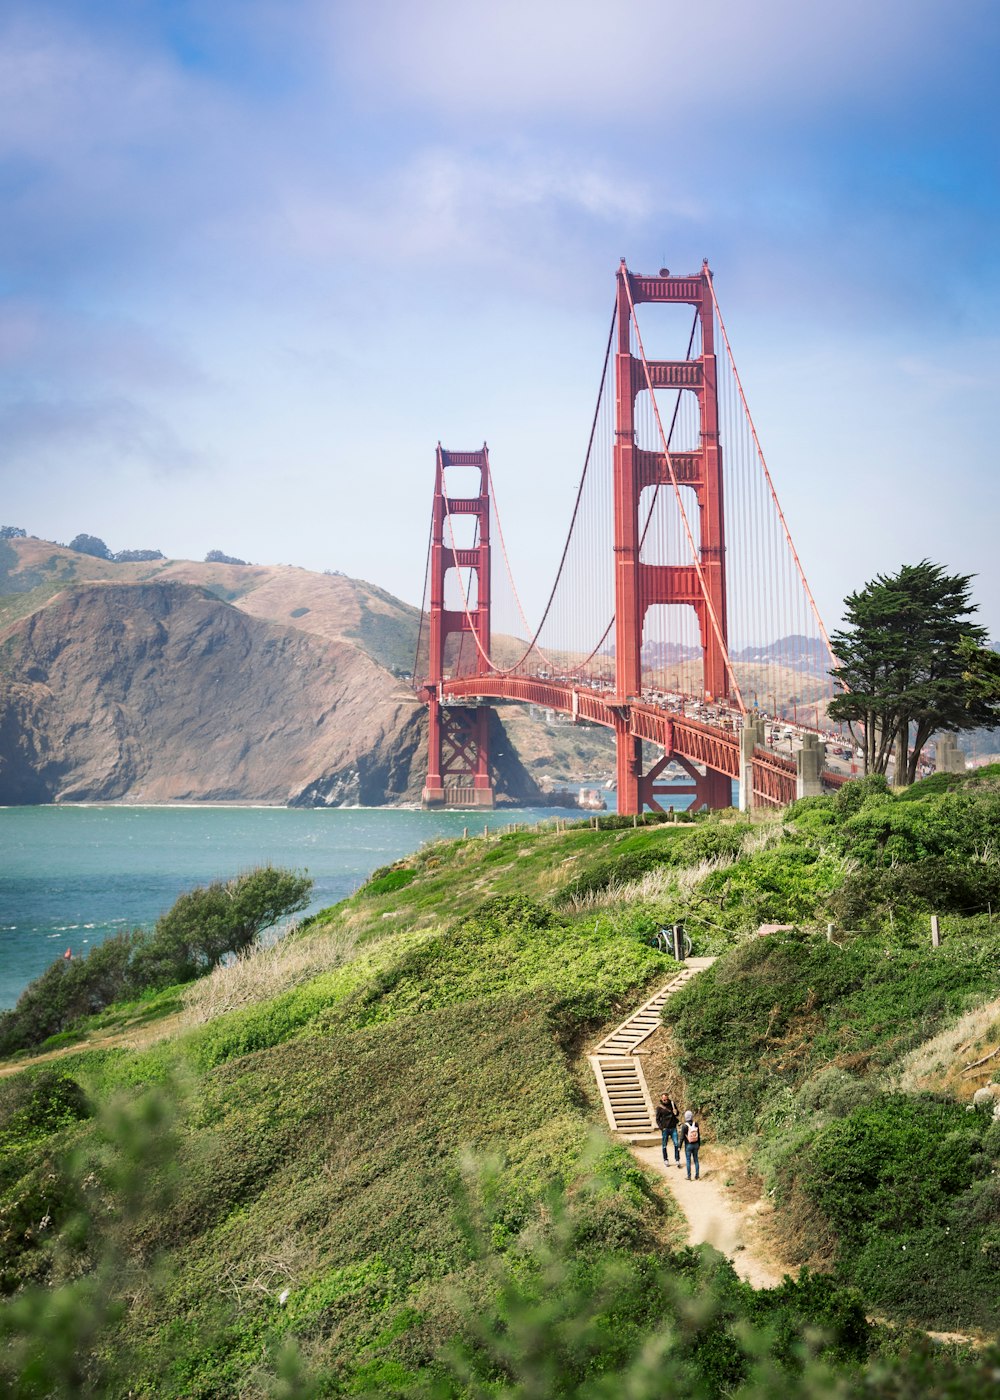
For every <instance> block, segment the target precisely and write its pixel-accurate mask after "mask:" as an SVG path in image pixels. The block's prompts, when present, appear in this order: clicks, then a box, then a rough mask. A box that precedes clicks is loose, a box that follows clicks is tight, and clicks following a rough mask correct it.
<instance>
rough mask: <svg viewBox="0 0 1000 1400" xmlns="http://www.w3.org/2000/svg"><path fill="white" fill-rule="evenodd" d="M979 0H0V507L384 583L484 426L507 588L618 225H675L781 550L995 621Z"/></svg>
mask: <svg viewBox="0 0 1000 1400" xmlns="http://www.w3.org/2000/svg"><path fill="white" fill-rule="evenodd" d="M998 68H1000V5H998V4H996V3H995V0H961V3H957V4H956V3H955V0H950V2H949V3H945V0H882V3H879V4H876V5H872V4H871V3H870V0H868V3H864V4H862V3H855V0H841V3H839V4H837V5H836V6H831V5H828V4H825V3H811V0H796V2H795V3H791V0H758V3H757V4H756V5H753V6H750V5H745V4H740V3H736V2H735V0H727V2H726V3H722V0H702V3H700V4H698V5H690V4H683V5H682V4H676V3H673V0H660V3H655V4H654V3H647V2H646V0H621V3H593V2H592V0H575V2H574V3H564V2H563V0H541V2H539V0H534V3H530V4H529V3H525V2H524V0H507V3H493V4H490V5H486V4H479V3H474V0H465V3H455V2H454V0H423V2H422V3H418V0H411V3H404V0H365V3H358V0H353V3H343V4H341V3H330V0H327V3H320V0H201V3H193V0H192V2H191V3H184V0H158V2H157V0H100V3H97V0H76V3H70V2H69V0H66V3H47V0H26V2H24V3H22V0H6V3H5V4H4V6H3V7H2V11H0V182H2V192H3V206H4V211H5V212H4V217H3V220H2V222H0V523H9V524H15V525H21V526H24V527H25V528H26V529H27V530H28V531H29V533H32V534H38V535H41V536H44V537H47V538H55V539H60V540H69V539H70V538H72V536H73V535H75V534H77V533H78V532H81V531H83V532H87V533H92V534H98V535H100V536H102V538H104V539H105V540H106V541H107V543H108V544H109V545H110V547H111V548H112V549H122V548H139V547H153V548H159V549H161V550H163V551H164V552H165V553H166V554H168V555H171V556H179V557H191V558H201V557H203V556H204V554H205V552H206V551H207V550H208V549H213V548H219V549H223V550H225V551H227V552H229V553H233V554H237V555H239V556H241V557H243V558H245V559H250V560H254V561H258V562H268V563H279V562H280V563H293V564H301V565H303V566H305V567H308V568H313V569H324V568H332V569H340V570H343V571H344V572H346V573H349V574H352V575H355V576H360V577H364V578H368V579H371V580H373V581H375V582H378V583H380V584H382V585H384V586H385V587H387V588H389V589H391V590H392V591H393V592H395V593H397V594H399V595H401V596H402V597H405V598H408V599H410V600H412V601H417V600H418V599H419V593H420V589H421V586H422V582H423V564H424V550H425V545H426V531H427V521H428V515H429V507H430V493H431V484H432V473H433V457H434V446H435V443H436V442H437V441H438V439H439V438H440V439H441V440H442V441H443V442H444V443H445V444H446V445H449V446H452V447H468V446H477V445H479V444H480V443H481V442H482V441H483V439H484V438H485V439H487V440H488V441H489V444H490V448H491V456H492V461H493V467H494V473H495V475H496V479H497V484H498V488H499V490H500V493H501V504H502V506H503V508H504V525H505V531H506V534H507V541H508V545H509V547H510V550H511V553H512V555H513V556H514V562H515V567H516V569H517V571H518V574H519V581H520V582H521V583H522V584H523V592H524V594H525V596H526V602H527V604H528V607H529V611H531V610H532V607H533V606H537V605H538V603H539V602H540V601H541V600H542V599H543V597H544V594H545V592H546V591H547V590H546V586H547V583H548V581H549V577H550V574H551V571H552V568H553V567H554V564H555V559H556V554H557V548H558V545H559V543H561V533H562V529H563V523H564V522H565V521H567V520H568V517H569V512H570V509H571V505H572V498H573V493H574V490H575V486H576V481H577V477H578V474H579V469H580V464H581V459H582V453H583V450H584V447H585V443H586V435H587V431H588V428H589V419H590V414H591V412H592V407H593V401H594V396H595V393H596V388H597V380H598V376H599V372H600V361H601V356H602V353H603V345H604V337H605V335H606V330H607V322H608V317H609V314H610V308H611V302H612V297H613V289H614V288H613V278H614V271H615V268H616V266H617V263H618V259H619V258H620V257H622V256H624V257H626V259H627V260H628V262H629V265H630V266H632V267H633V268H635V269H636V270H640V271H649V270H655V269H656V268H658V267H660V266H661V265H663V264H666V265H668V266H670V267H671V269H673V270H674V271H678V272H683V271H688V270H693V269H695V268H697V267H698V266H700V263H701V260H702V258H703V257H708V259H709V261H710V262H711V264H712V267H713V269H714V272H715V282H716V288H717V291H718V295H719V299H720V303H721V305H722V308H723V311H724V314H725V316H726V320H727V325H728V328H729V331H730V335H731V338H732V340H733V344H734V350H735V353H736V356H737V360H738V363H739V367H740V371H741V374H742V376H743V380H744V384H745V386H746V389H747V393H748V396H749V399H750V403H751V406H752V409H753V412H754V416H755V419H756V422H757V427H758V430H759V432H760V434H761V438H762V441H763V444H764V447H765V451H766V453H767V456H768V461H769V464H770V466H771V470H772V473H773V475H774V477H775V480H776V483H777V486H778V490H779V492H780V494H781V497H782V501H783V504H784V506H785V511H786V515H787V517H788V520H789V523H790V526H791V528H792V532H793V534H794V536H795V539H796V543H797V545H798V548H799V552H800V555H801V557H802V559H803V562H804V564H805V567H806V571H807V573H808V574H809V576H810V579H811V581H812V583H813V587H814V591H815V593H816V595H817V599H818V601H819V604H820V607H821V610H822V612H823V613H824V615H825V617H826V619H827V621H828V623H829V624H830V625H834V624H835V623H836V621H837V619H838V616H839V609H840V603H841V600H842V598H843V596H844V594H845V593H846V592H847V591H849V590H851V589H853V588H856V587H858V586H859V585H860V584H861V583H862V582H863V581H864V580H865V579H866V578H869V577H871V576H872V575H873V574H874V573H875V572H876V571H879V572H885V571H889V570H894V569H895V568H897V567H898V566H899V565H900V564H901V563H904V562H915V561H917V560H919V559H920V558H922V557H925V556H927V557H930V558H931V559H933V560H935V561H937V562H940V563H943V564H945V565H946V566H948V567H949V568H952V569H955V570H962V571H963V572H969V573H975V574H977V575H978V578H977V582H976V585H975V592H976V597H977V599H978V601H979V603H980V605H981V615H982V618H983V620H984V621H985V622H986V623H987V624H988V625H989V626H990V628H991V630H992V632H993V634H994V635H995V636H1000V549H998V546H997V522H998V514H1000V513H998V509H997V507H998V486H997V481H998V461H997V457H998V453H997V447H996V439H997V434H996V428H995V422H994V418H993V415H994V413H995V412H996V407H997V394H996V386H997V381H998V372H1000V336H998V331H997V326H998V313H1000V256H998V249H1000V237H998V234H1000V227H998V225H1000V217H998V214H1000V171H998V164H1000V141H998V135H1000V132H998V127H1000V116H998V112H1000V106H998V102H997V79H996V73H997V71H998Z"/></svg>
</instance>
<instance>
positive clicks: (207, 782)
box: [0, 539, 539, 805]
mask: <svg viewBox="0 0 1000 1400" xmlns="http://www.w3.org/2000/svg"><path fill="white" fill-rule="evenodd" d="M418 619H419V612H418V610H417V609H416V608H413V607H411V606H410V605H408V604H406V603H403V602H401V601H400V600H399V599H397V598H394V597H392V595H391V594H389V593H387V592H385V590H384V589H380V588H377V587H375V586H373V585H371V584H368V583H365V582H363V581H361V580H357V579H350V578H347V577H345V576H344V575H342V574H315V573H311V572H309V571H308V570H306V569H299V568H294V567H291V566H288V565H273V566H261V565H252V564H228V563H200V564H199V563H194V562H190V561H185V560H142V561H131V562H125V563H115V562H112V561H110V560H106V559H100V558H95V557H93V556H91V555H87V554H80V553H76V552H74V551H73V550H69V549H65V548H62V547H61V546H58V545H54V544H52V543H50V542H48V541H44V540H38V539H13V540H3V541H0V802H2V803H10V804H17V803H37V802H51V801H136V802H140V801H146V802H168V801H197V800H201V801H209V800H211V801H242V802H274V803H285V802H290V803H302V804H310V805H312V804H336V805H341V804H353V803H360V804H363V805H377V804H380V803H386V802H406V801H416V800H419V796H420V789H421V786H422V784H423V778H424V772H425V764H426V740H425V738H424V725H423V713H422V710H421V707H420V706H419V705H418V704H417V702H416V700H415V699H414V697H413V695H412V693H411V691H410V689H409V686H408V685H407V684H405V683H404V682H403V681H402V680H401V679H400V678H399V677H400V676H401V675H403V674H404V673H406V672H408V671H409V669H410V667H411V666H412V664H413V663H412V657H413V651H414V646H415V640H416V630H417V623H418ZM394 673H395V674H394ZM497 752H498V755H499V757H498V763H497V771H496V774H495V782H496V786H497V791H498V795H500V796H501V797H506V798H507V800H510V801H515V800H516V801H534V800H537V798H538V796H539V793H538V789H537V787H536V786H535V783H534V782H533V780H532V779H531V778H530V777H528V775H527V773H526V772H525V770H524V769H523V768H522V766H521V764H520V762H519V761H518V759H517V755H516V753H515V751H514V749H513V747H512V746H511V745H509V744H499V745H498V746H497Z"/></svg>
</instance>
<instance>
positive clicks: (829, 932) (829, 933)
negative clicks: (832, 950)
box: [826, 924, 833, 943]
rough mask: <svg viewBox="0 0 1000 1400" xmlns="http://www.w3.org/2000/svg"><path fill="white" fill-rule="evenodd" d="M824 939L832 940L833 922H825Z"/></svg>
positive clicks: (830, 941)
mask: <svg viewBox="0 0 1000 1400" xmlns="http://www.w3.org/2000/svg"><path fill="white" fill-rule="evenodd" d="M826 941H827V943H832V942H833V924H827V926H826Z"/></svg>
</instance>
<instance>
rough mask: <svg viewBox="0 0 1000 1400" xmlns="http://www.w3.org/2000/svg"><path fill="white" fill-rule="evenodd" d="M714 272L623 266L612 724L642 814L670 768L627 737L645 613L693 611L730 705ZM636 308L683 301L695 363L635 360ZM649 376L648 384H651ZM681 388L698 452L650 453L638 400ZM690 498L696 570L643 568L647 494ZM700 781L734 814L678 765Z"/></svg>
mask: <svg viewBox="0 0 1000 1400" xmlns="http://www.w3.org/2000/svg"><path fill="white" fill-rule="evenodd" d="M711 276H712V274H711V272H710V271H709V268H708V263H707V262H706V263H705V264H704V265H703V267H702V270H701V272H700V273H698V274H695V275H694V276H691V277H671V276H670V275H669V274H668V273H661V274H660V276H658V277H644V276H641V275H639V274H636V273H632V272H629V270H628V268H627V267H626V266H625V261H624V259H622V264H621V266H620V268H619V269H618V284H617V288H618V290H617V313H618V314H617V324H618V344H617V353H616V356H615V394H616V408H615V451H614V477H615V487H614V490H615V506H614V509H615V692H616V693H615V699H616V702H617V704H618V705H619V706H620V707H621V709H620V714H621V717H622V722H621V724H619V725H618V726H616V731H615V733H616V742H617V752H618V810H619V811H620V812H641V811H642V809H643V807H644V806H650V805H656V806H658V805H659V804H658V803H655V801H654V799H653V788H654V784H655V782H656V779H657V778H658V777H659V775H660V773H661V772H662V770H663V768H664V767H665V766H666V763H667V761H668V760H667V758H666V757H664V758H663V759H661V760H660V761H659V762H658V763H657V764H656V765H655V767H653V768H652V769H651V770H650V772H649V773H647V774H643V771H642V743H641V740H639V739H638V738H636V737H635V735H633V734H631V733H630V732H629V725H628V722H627V715H628V708H627V707H628V706H629V705H630V704H631V703H632V702H633V701H635V700H638V699H640V698H641V694H642V632H643V621H644V619H645V616H646V611H647V609H649V608H651V607H653V606H654V605H655V604H658V603H680V604H687V605H688V606H690V607H692V608H694V611H695V615H696V616H697V618H698V625H699V631H700V636H701V646H702V654H703V661H704V672H703V674H704V686H705V698H706V699H707V700H710V701H711V700H716V701H719V700H728V698H729V691H730V677H729V668H728V666H727V664H726V646H727V640H726V639H727V633H726V573H725V526H724V521H723V498H722V454H721V450H720V447H719V404H718V392H717V385H716V368H715V339H714V329H715V322H714V314H713V299H712V287H711ZM640 302H670V303H677V302H682V303H683V302H687V303H688V304H689V305H692V306H694V308H695V310H696V312H697V315H698V320H699V322H700V326H701V354H700V355H699V356H698V357H697V358H696V359H690V360H679V361H674V360H649V361H646V362H645V364H644V362H643V360H642V359H639V358H637V357H636V356H634V355H633V354H632V348H631V347H632V339H631V331H632V326H633V322H634V310H635V306H636V305H637V304H638V303H640ZM647 369H648V377H647ZM650 388H652V389H680V390H683V391H686V392H689V393H693V394H694V395H695V397H696V399H697V402H698V412H699V423H700V444H699V446H698V448H697V449H696V450H695V451H687V452H676V453H669V454H668V453H667V452H664V451H659V452H653V451H649V450H648V449H645V448H641V447H639V446H638V444H637V443H636V440H635V402H636V398H637V396H638V395H639V394H640V393H642V392H643V391H644V390H646V391H648V390H649V389H650ZM675 482H676V483H677V485H680V486H684V487H687V488H688V489H689V490H691V491H693V492H694V497H695V501H696V503H697V507H698V520H699V525H700V530H699V540H700V558H699V563H700V566H701V567H700V571H699V569H698V567H697V566H696V565H695V564H694V563H693V562H692V563H690V564H645V563H643V562H642V560H641V559H640V546H641V542H642V530H641V526H640V522H639V508H640V498H641V495H642V492H643V489H644V488H646V487H651V486H660V487H662V488H665V489H666V490H668V491H672V490H673V487H674V483H675ZM676 761H677V762H680V763H681V764H682V766H683V767H685V768H687V769H688V771H689V772H690V774H691V776H692V778H693V779H694V780H695V784H696V789H697V796H698V798H700V800H701V802H703V803H705V804H706V805H707V806H709V807H728V806H729V805H730V802H731V800H732V786H731V781H730V779H729V778H728V777H726V776H725V774H723V773H716V772H714V771H713V770H712V769H709V770H708V771H707V772H706V774H705V775H704V777H703V776H702V775H701V774H700V773H699V772H698V771H697V770H696V769H695V768H693V767H691V765H689V764H688V763H686V762H685V761H684V760H682V759H680V758H679V757H678V758H677V759H676Z"/></svg>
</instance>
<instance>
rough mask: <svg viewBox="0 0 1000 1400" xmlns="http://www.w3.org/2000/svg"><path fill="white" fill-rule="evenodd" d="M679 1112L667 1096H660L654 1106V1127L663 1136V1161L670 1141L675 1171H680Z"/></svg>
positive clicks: (665, 1158)
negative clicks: (672, 1147) (672, 1148)
mask: <svg viewBox="0 0 1000 1400" xmlns="http://www.w3.org/2000/svg"><path fill="white" fill-rule="evenodd" d="M680 1115H681V1111H680V1109H679V1108H678V1107H677V1105H676V1104H675V1103H674V1101H673V1099H672V1098H670V1096H669V1094H661V1095H660V1102H659V1103H658V1104H657V1105H656V1126H657V1127H658V1128H659V1130H660V1132H661V1133H662V1134H663V1160H664V1161H665V1162H666V1161H667V1160H668V1158H667V1151H668V1148H669V1146H670V1142H671V1139H672V1140H673V1144H674V1161H675V1162H676V1163H677V1170H678V1171H680V1169H681V1148H680V1143H679V1141H678V1139H677V1120H678V1119H679V1118H680Z"/></svg>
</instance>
